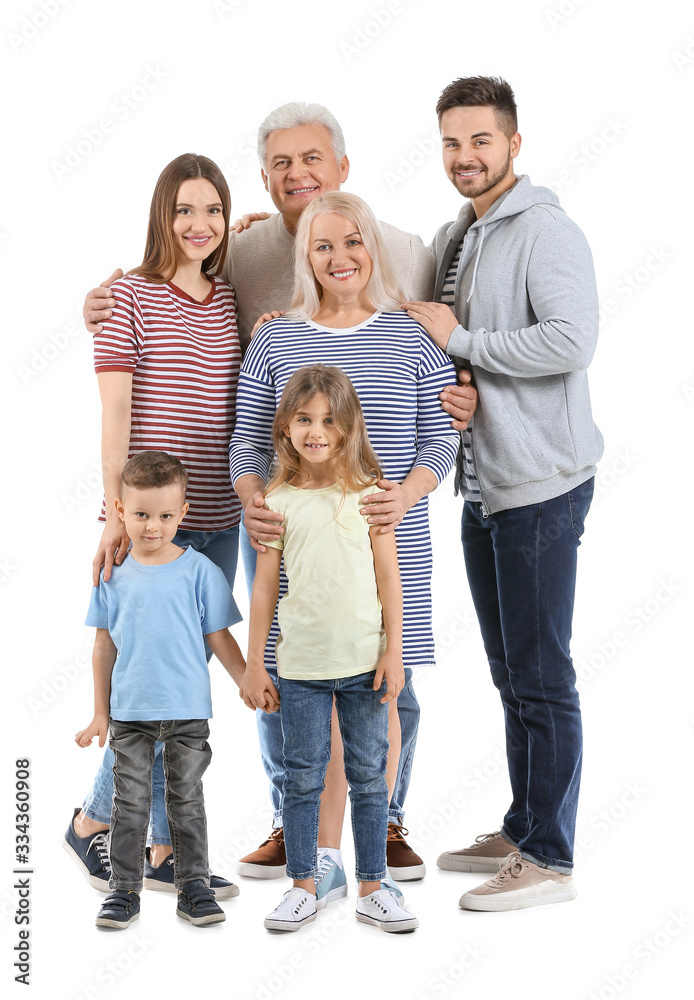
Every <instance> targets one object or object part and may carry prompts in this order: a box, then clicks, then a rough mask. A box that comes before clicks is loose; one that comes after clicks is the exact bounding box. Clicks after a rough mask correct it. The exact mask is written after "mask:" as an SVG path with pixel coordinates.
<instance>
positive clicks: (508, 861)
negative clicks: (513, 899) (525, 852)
mask: <svg viewBox="0 0 694 1000" xmlns="http://www.w3.org/2000/svg"><path fill="white" fill-rule="evenodd" d="M524 867H525V864H524V862H523V858H522V857H521V856H520V854H519V853H518V851H513V852H512V853H511V854H509V856H508V857H507V858H504V860H503V862H502V864H501V868H500V869H499V871H498V873H497V874H496V875H495V876H494V878H491V879H490V880H489V881H490V882H493V883H494V885H506V884H507V883H508V882H510V881H511V879H513V878H519V877H520V876H521V875H522V874H523V869H524Z"/></svg>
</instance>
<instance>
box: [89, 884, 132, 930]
mask: <svg viewBox="0 0 694 1000" xmlns="http://www.w3.org/2000/svg"><path fill="white" fill-rule="evenodd" d="M139 916H140V893H139V892H135V891H134V890H130V891H128V890H127V889H115V890H114V891H113V892H111V893H109V894H108V896H107V897H106V899H105V900H104V901H103V903H102V905H101V909H100V910H99V913H98V914H97V918H96V921H95V922H96V926H97V927H113V928H115V929H116V930H119V931H120V930H122V929H123V928H124V927H127V926H128V924H132V922H133V921H134V920H137V918H138V917H139Z"/></svg>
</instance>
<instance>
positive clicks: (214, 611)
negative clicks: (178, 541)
mask: <svg viewBox="0 0 694 1000" xmlns="http://www.w3.org/2000/svg"><path fill="white" fill-rule="evenodd" d="M201 558H202V559H204V562H203V563H202V569H201V581H200V592H199V605H200V623H201V625H202V631H203V634H204V635H209V634H210V632H219V631H220V629H223V628H229V627H230V626H231V625H236V623H237V622H240V621H241V614H240V612H239V609H238V608H237V607H236V601H235V600H234V596H233V594H232V593H231V590H230V588H229V584H228V583H227V580H226V577H225V576H224V573H223V572H222V571H221V569H220V568H219V566H215V564H214V563H213V562H211V560H209V559H208V558H207V557H206V556H203V557H201Z"/></svg>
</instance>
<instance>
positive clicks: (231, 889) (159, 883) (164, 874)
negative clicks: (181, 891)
mask: <svg viewBox="0 0 694 1000" xmlns="http://www.w3.org/2000/svg"><path fill="white" fill-rule="evenodd" d="M149 858H150V849H149V847H147V848H146V849H145V877H144V879H143V883H144V887H145V889H155V890H156V891H158V892H176V886H175V884H174V859H173V854H170V855H169V857H168V858H166V860H164V861H162V863H161V864H160V865H157V867H156V868H155V867H154V865H153V864H152V863H151V861H150V860H149ZM210 889H214V895H215V899H233V898H234V896H238V894H239V887H238V886H237V885H234V883H233V882H229V881H228V880H227V879H225V878H222V877H221V876H220V875H210Z"/></svg>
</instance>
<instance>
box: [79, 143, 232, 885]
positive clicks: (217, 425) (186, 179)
mask: <svg viewBox="0 0 694 1000" xmlns="http://www.w3.org/2000/svg"><path fill="white" fill-rule="evenodd" d="M230 207H231V199H230V196H229V189H228V187H227V184H226V181H225V179H224V176H223V174H222V172H221V170H220V169H219V167H217V165H216V164H215V163H213V162H212V160H209V159H208V158H207V157H205V156H197V155H195V154H193V153H185V154H183V155H182V156H178V157H177V158H176V159H175V160H172V161H171V163H169V164H168V166H166V167H165V168H164V170H163V171H162V173H161V176H160V177H159V180H158V181H157V185H156V187H155V190H154V195H153V197H152V204H151V208H150V215H149V226H148V230H147V241H146V247H145V255H144V259H143V261H142V263H141V264H140V265H139V266H138V267H136V268H134V269H133V270H132V271H130V272H129V274H128V275H127V276H126V277H124V278H122V279H120V280H118V281H116V282H114V284H113V286H112V288H111V292H112V295H113V297H114V298H115V300H116V305H115V307H114V309H113V314H112V316H111V318H110V319H109V320H107V321H105V322H104V324H103V329H102V332H101V333H98V334H96V335H95V337H94V366H95V369H96V373H97V378H98V381H99V392H100V395H101V402H102V408H103V416H102V449H101V450H102V463H103V478H104V493H105V501H104V508H103V510H102V514H101V520H102V521H105V526H104V530H103V533H102V536H101V541H100V543H99V547H98V549H97V553H96V556H95V558H94V564H93V582H94V585H95V586H96V585H97V584H98V582H99V573H100V569H101V567H102V566H103V570H104V571H103V577H104V580H106V581H108V580H109V578H110V576H111V573H112V572H114V571H115V572H117V566H118V565H119V564H120V563H121V562H122V561H123V559H124V558H125V555H126V553H127V550H128V537H127V535H126V533H125V530H124V527H123V524H122V522H121V521H120V520H119V518H118V515H117V512H116V509H115V505H114V500H115V498H116V497H117V496H118V492H119V489H120V475H121V470H122V469H123V466H124V465H125V463H126V461H127V460H128V458H130V457H132V456H133V455H135V454H137V453H138V452H142V451H150V450H155V451H166V452H168V453H170V454H172V455H174V456H175V457H176V458H178V459H179V460H180V461H181V462H182V464H183V465H184V467H185V468H186V470H187V472H188V475H189V485H188V493H187V500H188V502H189V504H190V510H189V512H188V514H186V516H185V518H184V519H183V521H182V523H181V527H180V529H179V532H178V534H177V535H176V544H177V545H181V546H188V545H191V546H193V547H194V548H196V549H199V550H201V551H203V552H204V554H205V555H206V556H208V558H210V559H211V560H212V562H214V563H216V564H217V565H218V566H219V567H220V568H221V569H222V571H223V572H224V575H225V576H226V579H227V581H228V583H229V586H230V587H233V583H234V576H235V572H236V560H237V552H238V523H239V519H240V511H241V507H240V503H239V500H238V498H237V496H236V494H235V493H234V491H233V488H232V485H231V480H230V477H229V461H228V445H229V438H230V435H231V429H232V426H233V418H234V405H235V397H236V385H237V381H238V374H239V366H240V362H241V353H240V349H239V340H238V332H237V327H236V298H235V294H234V290H233V288H232V287H231V285H229V284H228V283H227V282H225V281H222V280H221V279H220V278H216V277H212V276H210V274H209V272H211V271H213V270H214V269H215V268H216V267H217V266H218V265H219V263H220V262H221V261H223V260H224V259H225V256H226V250H227V240H228V227H229V213H230ZM114 566H115V567H116V569H115V570H114ZM112 765H113V756H112V754H111V753H110V751H109V750H108V749H107V750H106V752H105V754H104V758H103V761H102V764H101V767H100V769H99V771H98V773H97V776H96V779H95V782H94V785H93V787H92V790H91V792H90V793H89V795H88V796H87V798H86V800H85V803H84V806H83V809H82V810H81V811H80V810H76V811H75V815H74V817H73V822H72V823H71V824H70V827H69V828H68V831H67V834H66V837H65V847H66V849H67V850H68V852H69V853H70V854H71V855H72V856H73V858H74V859H75V860H76V861H77V862H78V863H79V864H80V865H81V867H82V870H83V872H84V874H85V876H86V877H87V878H88V880H89V882H90V883H91V884H92V885H93V886H95V887H96V888H99V889H102V891H104V892H107V891H108V876H109V864H108V855H107V851H106V832H107V829H108V824H109V821H110V815H111V799H112V793H113V780H112ZM153 773H154V777H153V801H152V828H151V837H150V841H151V844H152V848H151V855H150V857H149V858H148V863H147V866H146V869H145V876H146V877H145V885H146V886H148V887H149V888H158V889H164V890H166V891H174V881H173V870H172V867H171V864H170V862H171V846H170V840H171V838H170V836H169V830H168V824H167V822H166V810H165V807H164V775H163V770H162V767H161V745H158V759H157V761H156V762H155V768H154V772H153ZM167 859H168V860H167ZM222 883H223V884H222ZM212 885H213V888H215V890H216V893H217V898H219V899H223V898H228V896H229V895H237V893H238V889H237V888H236V887H235V886H232V885H231V883H228V882H226V880H224V879H218V878H216V877H215V878H213V883H212Z"/></svg>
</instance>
